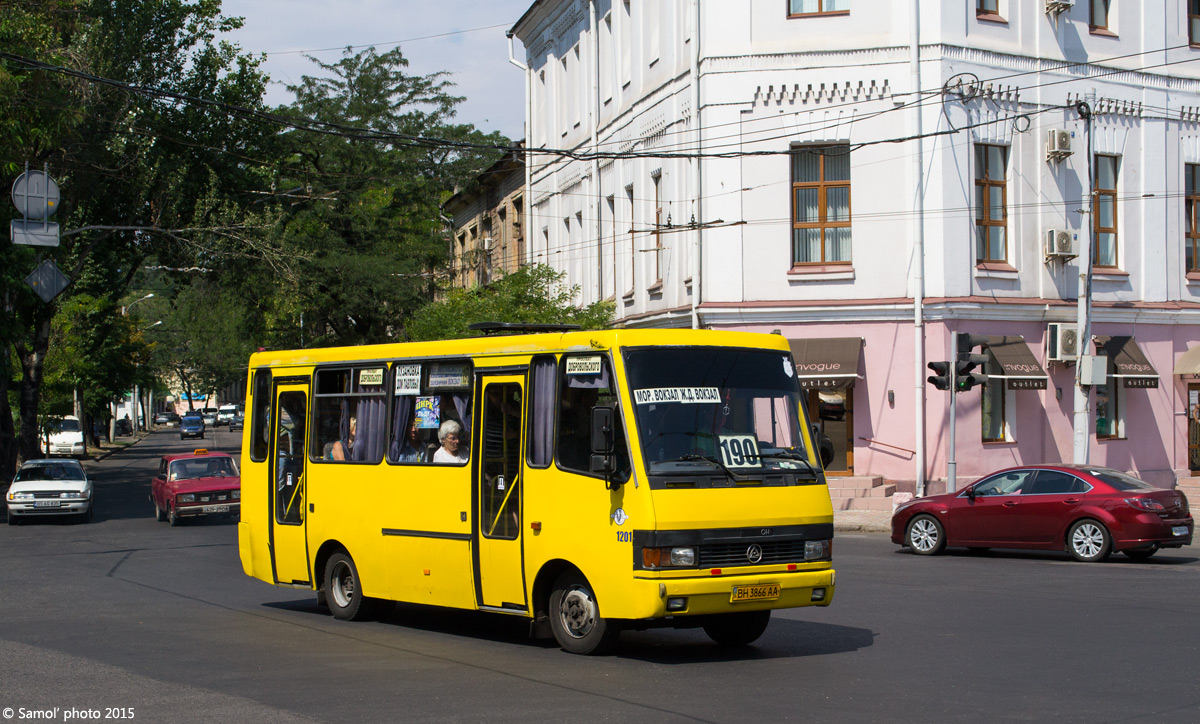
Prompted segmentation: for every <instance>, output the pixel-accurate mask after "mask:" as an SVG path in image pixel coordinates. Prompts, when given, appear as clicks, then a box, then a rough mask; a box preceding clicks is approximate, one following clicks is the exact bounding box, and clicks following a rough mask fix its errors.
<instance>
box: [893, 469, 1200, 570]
mask: <svg viewBox="0 0 1200 724" xmlns="http://www.w3.org/2000/svg"><path fill="white" fill-rule="evenodd" d="M1194 530H1195V528H1194V523H1193V521H1192V515H1191V513H1190V512H1189V510H1188V500H1187V496H1186V495H1184V494H1183V493H1182V492H1179V491H1177V490H1166V489H1163V488H1158V487H1155V486H1153V485H1150V484H1149V483H1146V482H1144V481H1142V480H1139V479H1138V478H1135V477H1134V476H1132V475H1129V474H1127V473H1123V472H1120V471H1119V470H1113V469H1111V468H1103V467H1097V466H1092V465H1029V466H1024V467H1019V468H1009V469H1006V470H1001V471H999V472H997V473H993V474H991V475H988V476H986V477H984V478H982V479H980V480H978V481H976V482H974V483H972V484H971V485H968V486H967V487H966V488H964V489H963V490H960V491H958V492H955V493H947V494H945V495H933V496H929V497H926V498H917V499H915V500H913V501H911V502H909V503H904V504H902V505H900V506H899V507H898V508H896V512H895V513H894V514H893V515H892V542H893V543H896V544H898V545H901V546H905V547H908V548H910V549H911V550H912V552H913V553H917V554H920V555H933V554H935V553H940V552H941V551H942V550H943V549H944V548H945V547H946V546H966V547H967V548H969V549H972V550H976V551H978V550H986V549H988V548H1032V549H1041V550H1063V549H1064V548H1065V549H1066V551H1067V552H1068V553H1070V554H1071V555H1072V556H1074V557H1075V558H1076V559H1077V560H1080V561H1085V562H1092V561H1099V560H1103V559H1104V558H1106V557H1108V555H1109V553H1111V552H1112V551H1120V552H1122V553H1124V554H1125V555H1126V556H1128V557H1129V558H1132V559H1134V560H1144V559H1146V558H1149V557H1150V556H1152V555H1154V554H1155V553H1156V552H1158V550H1159V549H1160V548H1179V547H1181V546H1185V545H1189V544H1191V542H1192V534H1193V532H1194Z"/></svg>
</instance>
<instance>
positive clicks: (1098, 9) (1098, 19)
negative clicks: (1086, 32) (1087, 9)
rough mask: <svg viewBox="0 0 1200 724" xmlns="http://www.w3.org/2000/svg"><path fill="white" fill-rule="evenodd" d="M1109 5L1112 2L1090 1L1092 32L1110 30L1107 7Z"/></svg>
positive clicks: (1108, 0) (1109, 0)
mask: <svg viewBox="0 0 1200 724" xmlns="http://www.w3.org/2000/svg"><path fill="white" fill-rule="evenodd" d="M1111 3H1112V0H1092V14H1091V29H1092V30H1110V28H1109V27H1108V7H1109V5H1110V4H1111Z"/></svg>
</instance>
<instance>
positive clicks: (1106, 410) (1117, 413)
mask: <svg viewBox="0 0 1200 724" xmlns="http://www.w3.org/2000/svg"><path fill="white" fill-rule="evenodd" d="M1111 365H1112V360H1109V366H1110V367H1111ZM1107 383H1108V384H1104V385H1096V386H1095V387H1093V388H1092V389H1094V390H1095V391H1096V439H1097V440H1117V439H1120V438H1122V437H1124V435H1123V434H1122V433H1123V432H1124V430H1123V429H1122V427H1123V425H1122V424H1121V402H1122V400H1121V396H1122V395H1121V393H1122V392H1123V390H1122V388H1121V386H1120V382H1119V380H1118V379H1117V378H1115V377H1109V378H1108V379H1107Z"/></svg>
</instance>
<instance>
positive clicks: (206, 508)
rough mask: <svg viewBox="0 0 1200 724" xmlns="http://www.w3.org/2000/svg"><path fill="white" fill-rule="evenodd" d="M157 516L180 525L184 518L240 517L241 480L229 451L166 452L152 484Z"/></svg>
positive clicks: (152, 499) (151, 494) (151, 499)
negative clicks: (175, 453) (168, 453)
mask: <svg viewBox="0 0 1200 724" xmlns="http://www.w3.org/2000/svg"><path fill="white" fill-rule="evenodd" d="M150 501H151V502H152V503H154V518H155V519H156V520H169V521H170V522H171V525H179V524H180V523H181V522H182V521H183V519H184V518H193V517H200V516H209V515H220V516H231V517H237V516H238V515H239V514H240V513H241V509H242V479H241V477H240V476H239V474H238V469H237V465H235V464H234V462H233V458H232V457H231V456H230V455H228V454H227V453H218V452H209V451H208V450H205V449H203V448H201V449H199V450H196V451H195V452H190V453H182V454H178V455H164V456H163V457H162V460H160V461H159V463H158V474H157V475H155V476H154V480H153V481H151V483H150Z"/></svg>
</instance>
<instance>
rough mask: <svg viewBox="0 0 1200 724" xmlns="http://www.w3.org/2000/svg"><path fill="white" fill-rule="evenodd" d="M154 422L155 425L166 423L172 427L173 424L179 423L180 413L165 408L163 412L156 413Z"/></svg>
mask: <svg viewBox="0 0 1200 724" xmlns="http://www.w3.org/2000/svg"><path fill="white" fill-rule="evenodd" d="M154 424H155V425H166V426H168V427H170V426H171V425H178V424H179V415H177V414H176V413H174V412H171V411H170V410H163V411H162V412H158V413H155V415H154Z"/></svg>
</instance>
